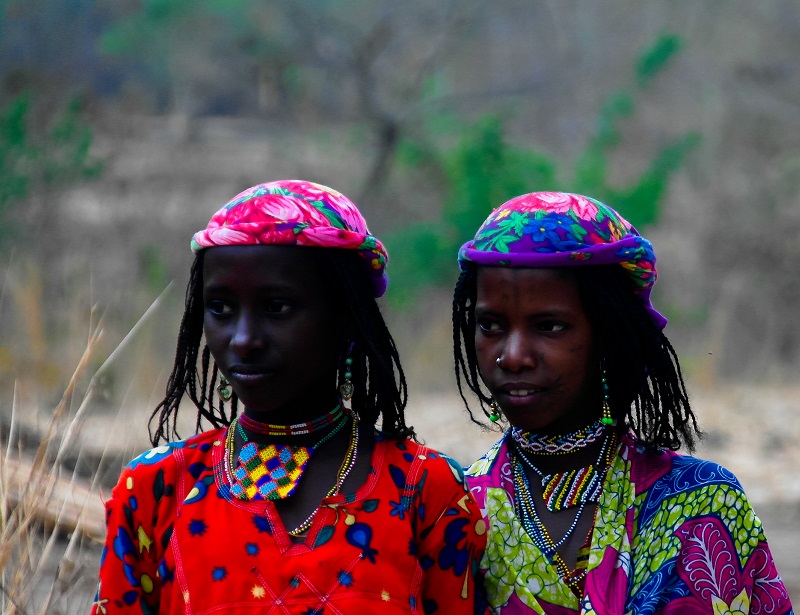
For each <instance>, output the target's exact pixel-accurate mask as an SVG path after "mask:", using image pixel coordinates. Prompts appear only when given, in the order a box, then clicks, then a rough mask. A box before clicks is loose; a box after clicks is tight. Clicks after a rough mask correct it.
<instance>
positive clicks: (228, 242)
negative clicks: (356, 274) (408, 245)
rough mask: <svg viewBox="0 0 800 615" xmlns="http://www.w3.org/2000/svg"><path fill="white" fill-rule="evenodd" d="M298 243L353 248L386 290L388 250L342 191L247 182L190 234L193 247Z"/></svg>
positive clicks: (376, 290) (379, 290)
mask: <svg viewBox="0 0 800 615" xmlns="http://www.w3.org/2000/svg"><path fill="white" fill-rule="evenodd" d="M252 245H298V246H316V247H322V248H343V249H349V250H358V253H359V254H360V255H361V257H362V258H363V259H364V262H365V265H366V267H365V268H366V270H367V275H369V278H370V281H371V283H372V288H373V294H374V296H375V297H380V296H381V295H383V293H384V292H386V285H387V284H388V277H387V276H386V263H387V261H388V258H389V257H388V255H387V253H386V250H385V249H384V247H383V244H382V243H381V242H380V241H378V239H377V238H375V237H374V236H373V235H371V234H370V232H369V229H368V228H367V223H366V221H365V220H364V217H363V216H362V215H361V213H360V212H359V211H358V209H357V208H356V206H355V205H354V204H353V203H352V202H351V201H350V200H349V199H348V198H347V197H346V196H344V195H343V194H340V193H339V192H336V190H333V189H332V188H328V187H327V186H323V185H321V184H315V183H313V182H308V181H302V180H294V179H287V180H281V181H276V182H270V183H266V184H259V185H257V186H253V187H252V188H248V189H247V190H245V191H244V192H242V193H241V194H238V195H236V196H235V197H234V198H233V199H232V200H230V201H229V202H228V203H227V204H226V205H225V206H224V207H223V208H222V209H220V210H219V211H218V212H217V213H215V214H214V215H213V216H212V218H211V221H210V222H209V223H208V226H207V227H206V228H205V229H203V230H202V231H198V232H197V233H195V234H194V237H192V251H193V252H195V253H197V252H200V251H201V250H203V249H205V248H211V247H214V246H252Z"/></svg>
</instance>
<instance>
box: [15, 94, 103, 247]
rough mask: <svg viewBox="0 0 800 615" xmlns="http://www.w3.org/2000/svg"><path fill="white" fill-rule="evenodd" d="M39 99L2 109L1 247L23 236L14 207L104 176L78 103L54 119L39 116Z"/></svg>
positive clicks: (23, 97) (26, 98)
mask: <svg viewBox="0 0 800 615" xmlns="http://www.w3.org/2000/svg"><path fill="white" fill-rule="evenodd" d="M34 102H35V97H34V96H33V95H32V94H31V93H30V92H25V93H22V94H18V95H17V96H15V97H13V98H12V99H11V100H9V101H8V102H7V103H6V104H5V105H4V106H2V107H0V242H3V241H5V240H7V239H9V238H11V237H14V236H15V235H17V234H18V232H19V230H20V229H19V228H18V223H19V221H18V220H15V219H14V218H13V214H14V213H15V212H14V205H22V204H23V203H24V202H25V200H26V199H27V198H28V197H30V196H31V194H33V193H34V192H36V191H39V190H45V189H47V188H51V187H53V186H56V185H63V184H66V183H69V182H72V181H76V180H78V179H84V178H92V177H96V176H98V175H99V173H100V171H101V169H102V165H101V163H100V162H99V161H98V160H95V159H93V158H92V157H91V156H90V154H89V148H90V146H91V144H92V131H91V129H90V128H89V126H88V125H87V124H85V123H84V122H83V121H82V120H81V118H80V111H81V101H80V98H78V97H74V98H72V99H71V100H69V101H68V102H67V103H66V104H65V105H64V106H63V107H62V108H60V109H57V110H56V111H55V112H53V113H52V114H51V115H50V116H49V117H40V116H41V115H42V114H41V113H40V114H38V115H37V114H35V113H34V111H35V109H34V106H35V105H34Z"/></svg>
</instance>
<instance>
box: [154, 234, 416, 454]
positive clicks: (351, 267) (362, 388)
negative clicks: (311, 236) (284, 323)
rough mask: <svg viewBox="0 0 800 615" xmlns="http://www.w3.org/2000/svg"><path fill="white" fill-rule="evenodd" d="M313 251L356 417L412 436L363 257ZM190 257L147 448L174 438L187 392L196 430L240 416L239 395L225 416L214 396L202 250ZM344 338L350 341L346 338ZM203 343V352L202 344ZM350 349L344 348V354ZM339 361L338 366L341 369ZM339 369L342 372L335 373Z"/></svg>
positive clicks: (400, 375)
mask: <svg viewBox="0 0 800 615" xmlns="http://www.w3.org/2000/svg"><path fill="white" fill-rule="evenodd" d="M303 249H304V250H314V252H315V254H316V255H317V258H318V260H319V263H320V266H321V268H322V270H323V271H331V272H332V274H333V275H329V276H328V275H326V276H323V283H324V284H326V288H325V291H326V292H327V293H328V294H329V295H330V296H331V297H332V305H334V306H335V308H334V309H336V310H338V313H339V315H340V316H341V320H342V328H343V329H344V330H345V331H346V332H347V333H346V335H345V334H344V333H343V340H342V342H343V346H344V344H345V342H346V343H347V346H348V348H349V345H350V343H352V358H353V365H352V366H351V369H350V371H351V372H352V378H351V379H352V382H353V385H354V394H353V408H354V409H355V411H356V412H357V413H358V415H359V417H360V418H361V419H362V420H364V421H366V422H368V423H369V424H372V425H375V424H376V423H377V421H378V420H379V418H380V417H381V416H382V417H383V422H382V431H383V434H384V435H385V436H386V437H388V438H395V439H401V438H408V437H413V436H414V430H413V428H411V427H409V426H407V425H406V423H405V414H404V411H405V406H406V402H407V400H408V390H407V385H406V379H405V374H404V372H403V368H402V366H401V364H400V357H399V355H398V352H397V347H396V345H395V342H394V339H393V338H392V336H391V334H390V333H389V330H388V328H387V327H386V322H385V321H384V319H383V316H382V314H381V312H380V309H379V307H378V304H377V302H376V301H375V299H374V298H373V296H372V288H371V286H370V283H369V281H368V279H367V276H366V275H364V270H363V267H364V264H363V261H361V260H360V259H361V257H360V256H359V255H358V254H356V253H355V252H353V251H352V250H340V249H331V248H303ZM204 254H205V252H204V251H201V252H199V253H198V254H197V256H196V257H195V260H194V263H193V264H192V268H191V271H190V275H189V284H188V286H187V289H186V299H185V305H184V313H183V319H182V320H181V325H180V329H179V333H178V343H177V348H176V350H175V362H174V364H173V368H172V373H171V374H170V377H169V380H168V382H167V388H166V394H165V396H164V399H163V400H162V401H161V402H160V403H159V404H158V405H157V406H156V408H155V410H154V411H153V413H152V415H151V416H150V440H151V442H152V443H153V446H157V445H158V443H159V442H160V441H170V440H174V439H178V438H180V436H179V434H178V432H177V416H178V407H179V405H180V401H181V399H182V398H183V396H184V395H186V396H187V397H188V398H189V399H190V400H191V401H192V402H193V403H194V405H195V407H196V408H197V414H196V422H195V430H196V431H198V432H199V431H200V430H201V429H202V423H203V421H204V420H205V421H208V422H209V423H210V424H211V425H212V426H213V427H222V426H225V425H228V424H230V422H231V421H232V420H233V419H234V418H235V417H236V416H237V414H238V405H239V404H238V399H237V397H236V394H235V393H234V395H233V397H232V398H231V407H230V414H229V413H228V412H227V411H226V408H225V404H224V403H223V402H222V401H219V402H216V401H215V400H216V399H217V396H216V395H215V390H216V387H217V384H218V383H219V379H220V374H219V370H218V369H217V366H216V364H215V363H214V361H213V357H212V356H211V351H210V350H209V348H208V346H206V345H205V344H202V340H203V316H204V313H203V312H204V307H203V255H204ZM345 337H348V338H349V339H344V338H345ZM201 344H202V351H201V350H200V348H201ZM348 348H344V347H343V351H342V359H343V358H344V357H345V356H346V354H347V350H348ZM344 369H345V368H344V363H343V362H342V364H341V366H340V372H344ZM341 376H342V374H341V373H340V377H341Z"/></svg>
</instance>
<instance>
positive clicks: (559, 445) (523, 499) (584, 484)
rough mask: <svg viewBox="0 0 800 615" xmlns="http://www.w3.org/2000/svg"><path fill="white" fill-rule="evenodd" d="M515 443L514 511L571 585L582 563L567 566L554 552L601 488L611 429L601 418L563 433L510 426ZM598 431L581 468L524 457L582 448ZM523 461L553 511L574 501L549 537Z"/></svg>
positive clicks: (582, 573) (611, 452)
mask: <svg viewBox="0 0 800 615" xmlns="http://www.w3.org/2000/svg"><path fill="white" fill-rule="evenodd" d="M510 435H511V438H512V439H513V441H514V444H515V446H512V447H510V450H511V451H512V453H513V455H512V472H513V477H514V499H515V509H516V513H517V517H518V518H519V520H520V523H521V524H522V527H523V528H524V529H525V532H526V533H527V534H528V536H530V537H531V539H532V540H533V542H534V543H535V544H536V546H537V547H538V548H539V550H540V551H541V552H542V553H543V554H544V555H545V557H547V559H548V560H550V561H551V562H552V563H553V564H554V565H555V566H556V569H557V571H558V574H559V576H560V577H561V578H562V579H563V580H564V581H565V582H566V583H567V584H568V585H570V586H571V587H576V586H577V585H578V584H579V583H580V582H581V581H582V580H583V579H584V578H585V576H586V572H587V568H585V567H582V568H581V569H580V570H576V571H570V569H569V567H568V566H567V564H566V562H565V561H564V560H563V558H561V556H560V555H559V554H558V548H559V547H561V546H562V545H563V544H565V543H566V542H567V540H568V539H569V537H570V536H571V535H572V534H573V533H574V531H575V528H576V527H577V526H578V522H579V520H580V518H581V515H582V514H583V511H584V509H585V508H586V505H587V504H589V503H596V502H597V501H598V500H599V498H600V494H601V492H602V488H603V481H604V479H605V474H606V470H607V468H608V467H609V466H610V464H611V459H612V458H613V456H614V453H615V450H616V443H617V435H616V432H613V431H612V432H611V433H610V434H609V433H607V432H606V428H605V426H604V425H602V423H600V422H599V421H597V422H596V423H593V424H592V425H589V426H588V427H585V428H584V429H581V430H579V431H577V432H575V433H572V434H567V435H563V436H556V437H552V436H541V435H538V434H531V433H526V432H523V431H522V430H520V429H518V428H512V430H511V432H510ZM601 437H603V438H604V439H603V446H602V447H601V449H600V454H599V455H598V457H597V460H596V461H595V462H594V463H592V464H591V465H589V466H588V467H586V468H580V469H577V470H567V471H566V472H558V473H553V474H545V473H544V472H542V471H541V470H539V468H537V467H536V465H535V464H534V463H533V461H532V460H531V459H530V456H535V455H537V454H538V455H560V454H561V455H563V454H567V453H570V452H574V451H576V450H578V449H581V448H585V447H587V446H589V445H590V444H592V443H593V442H596V441H597V440H598V439H599V438H601ZM523 464H524V465H527V466H528V467H529V468H531V470H533V471H534V472H535V473H536V474H538V475H539V477H540V478H541V480H542V490H543V495H544V502H545V505H546V506H547V509H548V510H550V511H553V512H556V511H562V510H567V509H569V508H574V507H577V508H578V511H577V513H576V514H575V518H574V519H573V521H572V524H571V525H570V527H569V528H568V529H567V531H566V533H565V534H564V535H563V536H562V537H561V538H560V539H559V540H558V541H555V540H553V538H552V537H551V536H550V534H549V532H548V531H547V528H546V527H545V526H544V523H543V522H542V520H541V518H540V517H539V514H538V513H537V511H536V506H535V505H534V503H533V493H532V491H531V488H530V483H529V482H528V477H527V475H526V474H525V470H524V467H523Z"/></svg>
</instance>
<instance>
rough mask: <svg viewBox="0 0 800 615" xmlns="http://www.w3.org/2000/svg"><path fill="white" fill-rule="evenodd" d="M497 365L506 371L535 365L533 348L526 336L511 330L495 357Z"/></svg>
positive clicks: (516, 370)
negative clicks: (497, 355) (500, 350)
mask: <svg viewBox="0 0 800 615" xmlns="http://www.w3.org/2000/svg"><path fill="white" fill-rule="evenodd" d="M497 366H498V367H499V368H500V369H502V370H504V371H507V372H514V373H516V372H519V371H521V370H522V369H525V368H533V367H535V366H536V360H535V359H534V356H533V348H532V345H531V344H530V343H529V340H528V339H527V336H525V335H524V334H523V333H521V332H513V331H512V332H511V333H509V335H508V336H507V337H506V343H505V344H504V345H503V347H502V352H501V353H500V356H499V357H498V358H497Z"/></svg>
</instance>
